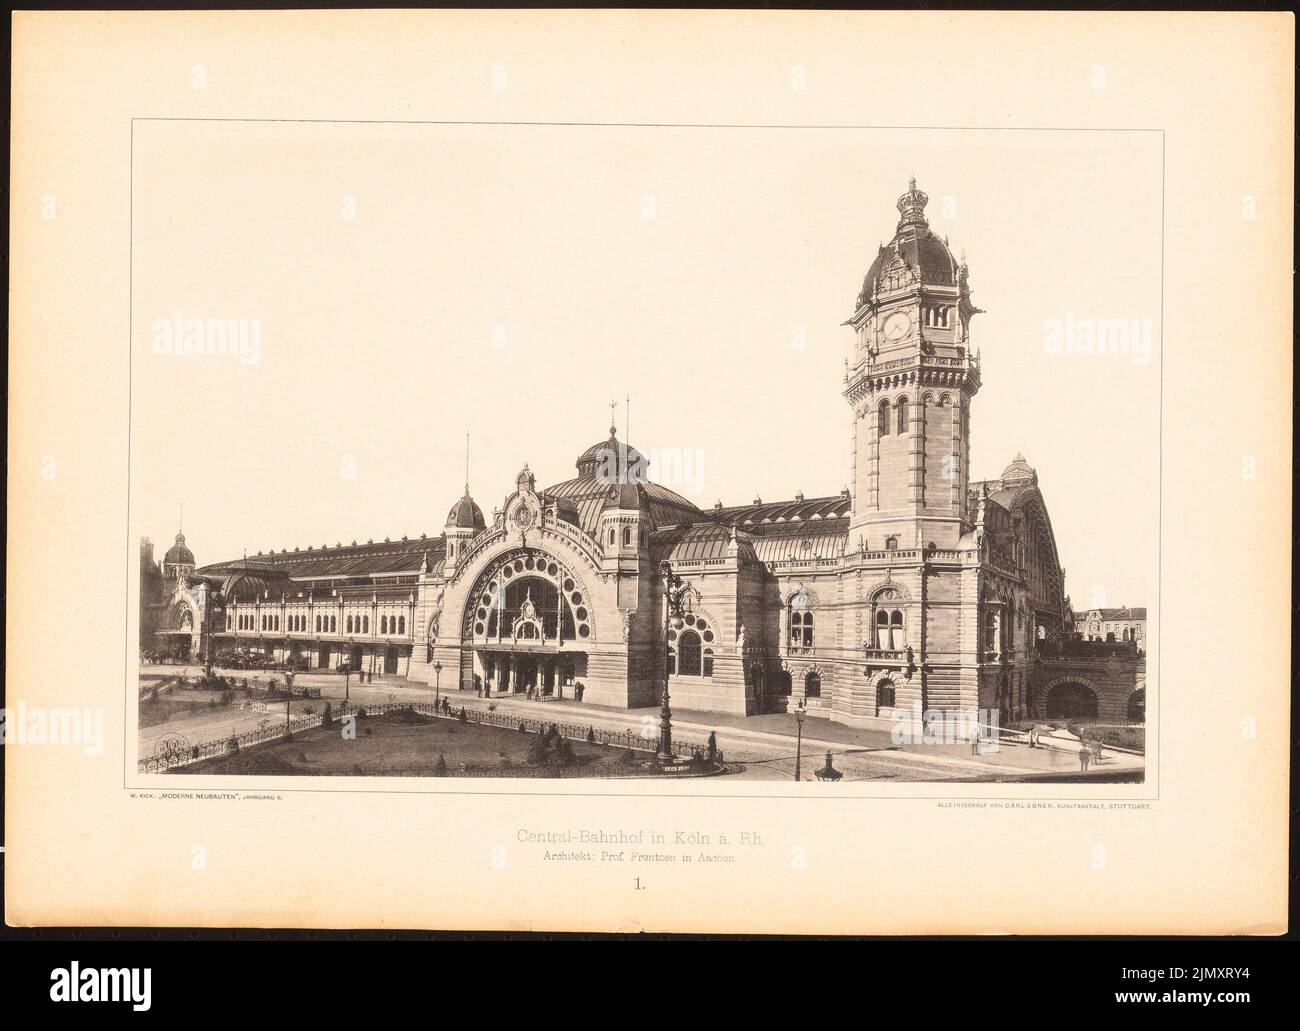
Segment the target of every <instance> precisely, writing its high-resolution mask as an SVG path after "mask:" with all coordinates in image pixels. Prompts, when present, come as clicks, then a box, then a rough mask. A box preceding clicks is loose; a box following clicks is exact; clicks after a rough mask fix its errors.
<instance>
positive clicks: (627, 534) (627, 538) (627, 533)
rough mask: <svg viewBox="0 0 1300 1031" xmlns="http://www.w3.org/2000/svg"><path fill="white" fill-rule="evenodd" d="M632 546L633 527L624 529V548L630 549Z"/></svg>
mask: <svg viewBox="0 0 1300 1031" xmlns="http://www.w3.org/2000/svg"><path fill="white" fill-rule="evenodd" d="M631 546H632V527H630V526H625V527H623V547H625V548H630V547H631Z"/></svg>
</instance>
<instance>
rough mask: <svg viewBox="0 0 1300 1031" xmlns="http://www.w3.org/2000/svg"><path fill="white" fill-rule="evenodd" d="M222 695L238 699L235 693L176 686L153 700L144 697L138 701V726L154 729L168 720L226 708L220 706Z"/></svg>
mask: <svg viewBox="0 0 1300 1031" xmlns="http://www.w3.org/2000/svg"><path fill="white" fill-rule="evenodd" d="M223 693H225V694H227V695H229V696H230V697H238V694H239V693H238V692H235V691H230V692H222V691H207V690H203V689H202V688H196V687H180V686H176V687H173V688H171V690H169V691H163V692H161V693H160V694H158V695H157V696H156V697H154V698H150V697H149V696H148V695H146V696H144V697H143V698H141V699H140V726H142V727H156V726H157V725H158V724H160V723H166V722H167V721H168V720H172V719H177V718H180V717H184V716H190V715H192V714H194V713H197V712H211V711H213V710H215V709H221V708H226V707H227V706H228V705H229V702H227V703H226V705H222V702H221V697H222V694H223Z"/></svg>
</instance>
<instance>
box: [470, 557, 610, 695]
mask: <svg viewBox="0 0 1300 1031" xmlns="http://www.w3.org/2000/svg"><path fill="white" fill-rule="evenodd" d="M590 605H591V599H590V598H589V597H588V595H587V590H586V586H585V584H584V583H583V582H582V580H581V579H580V578H578V577H577V576H576V575H574V573H573V572H572V570H571V569H570V568H569V567H568V566H566V565H565V564H564V563H563V562H561V561H560V560H559V559H558V558H556V557H555V556H553V555H549V554H547V553H545V552H541V551H537V550H535V549H532V548H517V549H514V550H512V551H509V552H506V553H505V554H503V555H501V556H499V557H498V558H497V559H495V560H494V561H493V562H492V563H491V564H490V565H489V566H488V567H487V568H486V569H485V570H484V571H483V572H482V573H480V574H479V576H478V578H477V580H476V581H475V584H474V589H473V590H472V591H471V592H470V594H469V600H468V602H467V603H466V608H465V613H464V619H463V622H462V631H461V634H462V637H461V641H462V645H463V646H464V647H466V648H469V649H471V650H472V653H473V656H474V667H473V672H474V674H475V675H477V677H478V678H479V679H480V680H481V682H482V684H483V686H484V688H485V690H486V692H487V693H488V694H528V695H530V696H533V697H538V698H545V697H550V696H554V695H561V694H564V693H565V692H564V688H565V687H571V686H573V685H574V684H575V677H576V678H581V677H583V676H585V675H586V669H587V654H586V648H587V646H588V644H589V642H591V641H592V640H594V636H595V635H594V633H593V631H592V613H591V609H590Z"/></svg>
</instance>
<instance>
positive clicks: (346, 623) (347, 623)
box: [343, 616, 352, 634]
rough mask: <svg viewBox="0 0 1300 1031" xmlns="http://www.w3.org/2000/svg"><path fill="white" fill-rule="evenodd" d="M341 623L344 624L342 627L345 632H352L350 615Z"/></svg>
mask: <svg viewBox="0 0 1300 1031" xmlns="http://www.w3.org/2000/svg"><path fill="white" fill-rule="evenodd" d="M343 625H344V627H345V631H344V632H345V633H349V634H350V633H352V617H351V616H348V617H347V619H345V620H344V621H343Z"/></svg>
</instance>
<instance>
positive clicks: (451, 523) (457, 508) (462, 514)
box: [446, 483, 487, 530]
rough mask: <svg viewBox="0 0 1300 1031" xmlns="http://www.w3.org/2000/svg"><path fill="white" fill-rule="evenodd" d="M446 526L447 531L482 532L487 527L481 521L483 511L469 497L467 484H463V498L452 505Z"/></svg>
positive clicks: (484, 522) (483, 521) (485, 523)
mask: <svg viewBox="0 0 1300 1031" xmlns="http://www.w3.org/2000/svg"><path fill="white" fill-rule="evenodd" d="M446 525H447V529H449V530H482V529H483V528H484V527H485V526H487V522H486V521H485V520H484V519H483V510H482V509H481V508H479V507H478V505H477V504H476V503H475V501H474V499H473V498H471V497H470V496H469V484H468V483H467V484H465V494H464V496H463V497H462V498H461V499H460V500H459V501H457V502H456V504H454V505H452V506H451V511H450V512H448V513H447V524H446Z"/></svg>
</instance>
